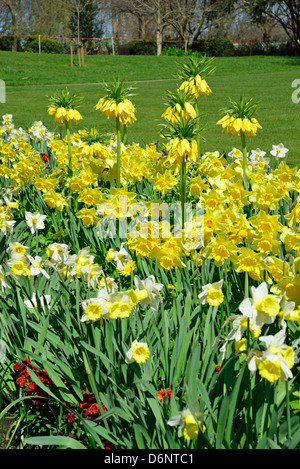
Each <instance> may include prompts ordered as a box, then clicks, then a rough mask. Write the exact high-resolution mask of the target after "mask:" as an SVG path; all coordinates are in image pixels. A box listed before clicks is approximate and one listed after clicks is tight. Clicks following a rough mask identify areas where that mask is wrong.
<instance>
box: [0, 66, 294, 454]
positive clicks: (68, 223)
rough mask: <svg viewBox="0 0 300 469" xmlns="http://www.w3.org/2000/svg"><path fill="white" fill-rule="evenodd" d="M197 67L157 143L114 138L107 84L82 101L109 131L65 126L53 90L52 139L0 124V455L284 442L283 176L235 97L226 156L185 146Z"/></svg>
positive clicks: (203, 73)
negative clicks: (5, 449)
mask: <svg viewBox="0 0 300 469" xmlns="http://www.w3.org/2000/svg"><path fill="white" fill-rule="evenodd" d="M211 73H213V68H212V59H209V60H207V59H206V58H205V57H204V58H202V59H199V58H198V59H195V58H193V59H190V61H189V62H187V63H186V64H184V66H183V67H182V68H181V69H180V70H179V71H178V76H179V77H180V78H181V79H182V85H181V86H180V88H179V89H178V90H175V91H174V92H170V93H168V95H167V97H166V100H167V103H166V104H167V108H166V111H165V113H164V114H163V116H162V117H163V119H164V121H163V123H164V124H163V126H162V133H163V135H164V136H165V138H166V144H165V146H164V147H162V148H159V147H158V146H157V145H155V144H153V143H149V144H148V145H146V146H141V145H140V144H138V143H133V144H130V145H129V144H127V132H128V131H130V125H134V122H135V119H136V109H135V107H134V105H133V103H132V98H133V94H132V89H131V88H126V87H125V86H124V83H117V82H115V83H112V84H111V85H106V87H105V89H104V91H105V93H104V96H103V97H101V98H99V101H98V103H97V102H96V103H95V106H96V108H97V109H98V110H99V111H100V113H102V114H104V115H106V116H107V117H108V118H112V119H115V121H116V133H115V134H114V135H105V134H104V133H102V132H100V131H99V130H98V129H83V130H82V129H76V130H74V128H73V127H72V126H74V125H76V124H77V123H78V122H81V120H82V116H81V114H80V112H79V110H78V109H79V106H80V99H79V98H78V97H77V96H74V95H71V93H70V92H69V91H68V90H66V91H64V92H62V93H57V94H56V95H55V96H53V97H52V98H51V102H50V105H49V109H48V112H49V114H50V115H53V117H54V119H55V121H56V123H57V125H58V132H57V133H51V132H49V131H48V130H47V129H46V128H45V126H44V125H43V124H42V122H34V123H33V125H32V126H31V127H30V128H29V129H28V130H23V129H16V128H15V127H14V124H13V117H12V116H10V115H5V116H3V122H2V126H1V128H0V134H1V139H0V157H1V164H0V179H1V189H0V229H1V233H0V243H1V250H0V284H1V289H0V301H1V310H0V326H1V327H0V330H1V332H0V334H1V335H0V339H1V342H0V343H1V347H2V348H1V347H0V352H1V351H2V352H1V354H0V367H1V381H0V382H1V394H2V395H3V396H4V397H5V401H6V402H10V404H9V405H7V406H6V408H5V409H4V410H3V411H2V412H1V418H3V417H4V416H5V414H6V412H8V411H11V410H12V409H13V411H14V415H15V417H16V420H15V422H16V423H15V425H14V426H13V427H12V429H11V431H10V432H9V436H8V439H7V444H8V445H9V444H10V443H11V442H12V441H14V442H17V445H18V447H20V448H24V447H28V446H29V447H30V445H36V444H45V445H47V446H49V447H51V446H53V445H58V446H60V447H72V448H82V447H85V448H91V449H143V448H148V449H149V448H152V449H185V448H186V449H200V448H209V449H212V448H226V449H246V448H247V449H248V448H249V449H255V448H260V449H262V448H272V449H274V448H290V449H292V448H296V447H299V441H300V437H299V428H300V423H299V340H300V339H299V324H300V274H299V270H300V261H299V260H300V229H299V226H300V199H299V190H300V171H299V170H298V169H297V168H295V167H291V166H289V165H288V164H287V163H286V155H287V152H288V150H287V149H286V148H285V147H284V145H283V144H280V145H273V147H272V149H271V151H270V152H269V155H267V154H266V151H267V150H266V151H262V150H261V149H255V148H254V149H253V150H251V151H250V150H249V142H251V141H253V140H250V138H252V137H253V136H254V135H255V134H256V133H257V132H258V131H263V129H262V126H261V124H260V123H258V121H257V120H256V119H255V117H254V115H255V111H256V106H255V105H254V104H253V101H252V100H251V99H250V100H247V99H245V98H242V99H241V101H240V102H239V103H231V104H230V106H229V107H228V108H227V109H225V110H224V113H223V116H222V117H221V118H220V119H219V120H218V118H216V122H217V123H218V124H221V125H222V127H223V128H224V130H225V132H226V133H229V134H234V135H239V136H240V137H241V149H237V148H233V150H232V152H230V153H229V154H222V153H220V152H219V151H217V150H216V149H213V150H214V151H212V152H209V153H205V154H201V139H200V135H201V134H200V132H201V130H200V129H201V119H200V118H199V111H198V109H199V103H200V102H201V99H209V94H210V93H211V89H210V87H209V85H208V83H207V81H206V80H208V78H209V76H210V75H211ZM83 122H84V119H83ZM128 126H129V127H128ZM224 138H229V137H227V136H224Z"/></svg>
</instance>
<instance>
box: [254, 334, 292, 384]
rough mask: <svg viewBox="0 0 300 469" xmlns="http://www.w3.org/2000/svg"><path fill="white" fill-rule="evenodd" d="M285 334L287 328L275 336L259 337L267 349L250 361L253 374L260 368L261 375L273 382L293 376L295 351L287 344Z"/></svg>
mask: <svg viewBox="0 0 300 469" xmlns="http://www.w3.org/2000/svg"><path fill="white" fill-rule="evenodd" d="M285 336H286V332H285V329H281V330H280V331H279V332H277V334H275V335H274V336H273V335H269V336H261V337H259V340H260V341H261V343H262V345H263V346H264V347H265V350H264V351H263V352H262V353H261V354H260V355H258V356H257V355H254V356H253V358H251V360H250V361H249V364H248V366H249V370H250V372H251V374H253V373H255V371H256V370H258V372H259V374H260V376H261V377H262V378H265V379H266V380H267V381H270V382H271V383H274V382H276V381H278V380H280V381H287V380H288V379H291V378H292V377H293V374H292V372H291V369H292V368H293V366H294V361H295V353H294V350H293V348H292V347H290V346H287V345H285V343H284V341H285Z"/></svg>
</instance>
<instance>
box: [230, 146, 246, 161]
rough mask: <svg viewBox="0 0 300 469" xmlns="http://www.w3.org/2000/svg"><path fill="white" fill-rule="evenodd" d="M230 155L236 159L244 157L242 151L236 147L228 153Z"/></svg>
mask: <svg viewBox="0 0 300 469" xmlns="http://www.w3.org/2000/svg"><path fill="white" fill-rule="evenodd" d="M228 156H230V158H234V159H235V160H241V159H243V153H242V151H241V150H239V149H238V148H235V147H234V148H233V149H232V150H231V151H230V152H229V153H228Z"/></svg>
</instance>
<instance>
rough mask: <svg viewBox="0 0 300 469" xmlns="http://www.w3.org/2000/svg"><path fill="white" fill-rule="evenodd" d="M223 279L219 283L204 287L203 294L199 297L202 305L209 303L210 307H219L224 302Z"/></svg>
mask: <svg viewBox="0 0 300 469" xmlns="http://www.w3.org/2000/svg"><path fill="white" fill-rule="evenodd" d="M223 282H224V281H223V279H222V280H220V281H219V282H215V283H208V284H207V285H204V286H203V287H202V290H203V291H202V292H201V293H200V294H199V295H198V298H199V301H200V303H201V304H202V305H204V304H206V303H208V304H209V305H210V306H219V305H220V304H221V303H223V301H224V295H223V292H222V287H223Z"/></svg>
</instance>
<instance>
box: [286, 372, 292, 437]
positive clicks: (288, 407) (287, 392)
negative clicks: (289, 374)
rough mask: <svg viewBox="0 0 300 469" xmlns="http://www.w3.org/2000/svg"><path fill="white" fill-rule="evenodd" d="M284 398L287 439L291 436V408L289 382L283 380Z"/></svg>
mask: <svg viewBox="0 0 300 469" xmlns="http://www.w3.org/2000/svg"><path fill="white" fill-rule="evenodd" d="M285 399H286V417H287V427H288V428H287V430H288V439H289V440H290V439H291V438H292V431H291V408H290V395H289V383H288V381H286V382H285Z"/></svg>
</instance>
